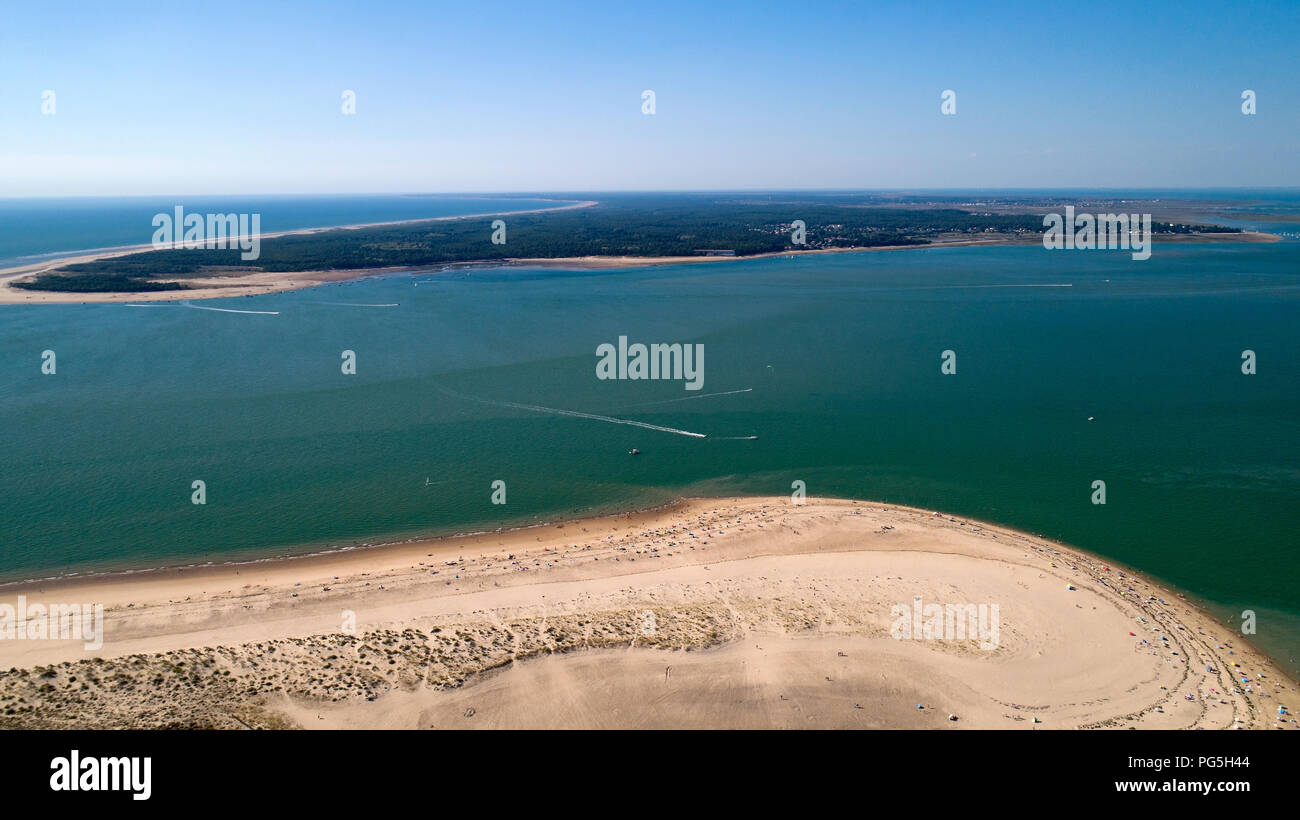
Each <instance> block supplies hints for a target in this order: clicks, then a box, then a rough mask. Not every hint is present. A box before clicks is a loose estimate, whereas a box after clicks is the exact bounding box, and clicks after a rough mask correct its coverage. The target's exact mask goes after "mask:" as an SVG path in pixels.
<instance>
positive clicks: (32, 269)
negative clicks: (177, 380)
mask: <svg viewBox="0 0 1300 820" xmlns="http://www.w3.org/2000/svg"><path fill="white" fill-rule="evenodd" d="M555 201H556V202H561V201H565V200H555ZM596 204H597V202H596V200H594V199H589V200H581V201H578V202H570V203H569V204H565V205H557V206H555V207H553V208H530V209H527V210H522V211H497V212H494V213H483V214H465V215H461V216H432V217H425V218H420V219H397V220H391V221H388V222H361V223H355V224H351V225H327V226H324V227H317V228H295V229H293V230H288V231H276V232H274V233H261V234H258V238H259V239H275V238H277V237H282V236H305V235H310V234H316V233H325V232H327V231H354V230H359V229H362V228H383V227H389V226H393V225H415V224H419V223H422V222H452V221H457V220H464V219H486V218H487V217H493V216H519V215H521V214H541V213H550V212H552V211H571V210H576V209H579V208H590V207H591V206H593V205H596ZM150 250H154V247H153V245H151V244H142V245H121V246H118V247H113V248H102V249H99V250H93V251H90V252H87V253H84V254H80V255H78V256H62V257H59V258H58V259H47V260H46V261H43V262H32V263H29V264H26V265H16V266H13V267H9V268H0V305H5V304H25V303H28V302H30V303H33V304H36V303H49V302H74V303H78V302H94V301H111V302H122V301H130V302H136V301H145V300H156V299H158V298H159V297H160V296H162V297H163V298H164V299H166V300H177V299H186V298H194V299H213V298H221V297H234V296H250V295H253V294H255V293H275V292H279V291H282V290H299V289H301V288H305V287H311V286H312V285H313V284H321V283H323V282H333V281H342V280H341V279H340V278H329V277H328V276H326V274H328V273H330V272H329V271H319V272H317V271H306V272H303V273H300V274H258V275H257V276H250V277H221V278H213V279H191V280H189V281H191V282H203V283H208V284H207V285H206V286H204V287H199V288H195V289H194V290H195V293H192V294H189V295H187V296H177V295H175V292H162V293H161V294H160V293H159V292H156V291H147V292H144V293H135V294H131V293H122V294H117V293H112V294H95V293H69V294H63V295H64V296H67V297H82V298H66V299H40V298H37V299H30V298H29V299H21V298H19V297H20V296H21V295H23V294H25V293H30V294H31V295H33V296H38V297H39V296H41V295H43V294H44V293H45V292H44V291H23V290H19V289H17V288H14V287H12V286H11V284H10V283H11V282H14V281H15V280H18V279H22V278H24V277H27V276H35V275H37V274H40V273H45V272H46V271H50V270H55V269H57V268H61V267H63V266H64V265H75V264H81V263H83V262H98V261H100V260H101V259H114V258H116V257H119V256H128V255H130V254H133V253H141V252H145V251H150ZM72 253H77V252H76V251H72ZM382 270H385V271H388V270H396V269H382ZM338 273H349V274H356V273H360V272H359V271H346V272H345V271H338ZM369 273H370V275H374V272H369ZM286 275H291V276H306V277H316V276H320V277H321V278H319V279H314V280H313V281H311V282H310V283H306V282H301V283H294V284H293V285H292V286H285V287H278V286H274V285H271V284H270V283H267V282H262V281H261V278H262V277H271V278H272V281H274V279H275V278H276V277H282V276H286ZM349 278H350V277H349ZM356 278H361V277H359V276H358V277H356ZM245 279H247V280H250V282H249V283H248V284H242V285H241V284H239V281H240V280H245ZM251 280H258V281H257V282H256V283H254V282H252V281H251ZM222 283H227V284H225V285H223V284H222ZM223 287H224V288H226V290H222V288H223ZM214 290H215V291H218V292H215V293H214V292H209V291H214ZM200 294H201V295H200ZM49 295H52V296H58V295H59V294H57V293H54V292H50V293H49ZM97 296H111V297H118V296H120V297H123V298H111V299H96V298H94V297H97Z"/></svg>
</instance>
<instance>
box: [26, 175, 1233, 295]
mask: <svg viewBox="0 0 1300 820" xmlns="http://www.w3.org/2000/svg"><path fill="white" fill-rule="evenodd" d="M580 204H586V205H589V206H590V207H575V206H570V207H568V208H560V209H555V210H550V211H545V212H529V213H518V214H513V215H509V218H508V223H507V225H506V236H505V239H506V241H505V242H504V243H500V244H497V243H494V242H493V241H492V235H493V229H492V228H491V227H490V226H491V222H492V220H493V215H485V216H474V217H457V218H444V219H438V220H422V221H415V222H406V223H394V224H386V225H375V226H361V227H355V228H337V229H324V230H317V231H310V232H298V233H293V234H287V235H279V236H272V237H267V238H265V239H264V240H263V241H262V244H261V248H260V255H259V256H258V258H257V259H256V260H253V261H244V260H242V259H241V256H240V250H239V249H238V248H231V249H215V248H192V249H163V250H143V251H138V252H129V253H122V252H118V253H115V254H105V255H102V256H100V257H97V258H86V259H82V260H77V261H69V262H67V263H66V264H62V265H58V264H57V263H56V264H53V265H50V266H47V267H45V268H43V269H41V270H37V271H29V272H28V273H29V274H30V275H24V276H21V277H13V278H11V280H10V281H9V282H8V285H9V286H10V287H12V288H17V289H21V290H24V291H45V292H62V293H83V294H126V293H135V294H147V293H151V292H169V291H181V292H184V291H193V292H194V295H198V294H199V291H203V292H204V295H246V294H248V293H251V292H259V289H260V290H261V291H263V292H264V291H270V290H282V289H286V288H287V287H305V286H309V285H310V284H316V283H318V282H319V281H328V280H336V279H339V278H348V276H350V275H359V274H360V272H364V271H375V270H391V269H402V268H408V269H414V268H427V267H436V266H441V265H454V264H461V263H478V262H487V263H491V262H500V263H505V262H510V261H538V262H545V261H547V260H573V259H580V258H594V259H597V260H599V259H601V258H609V259H610V260H614V259H631V260H634V261H638V262H642V263H645V262H653V261H656V260H660V261H688V260H691V259H693V258H699V259H701V260H718V259H731V258H743V257H754V256H761V255H772V254H786V253H808V252H816V251H834V250H851V249H873V248H905V247H920V246H931V245H936V244H970V243H972V242H980V243H995V242H997V243H1007V242H1036V241H1038V240H1039V239H1040V238H1041V236H1042V233H1043V215H1044V214H1045V213H1047V212H1050V211H1053V210H1056V209H1057V208H1058V207H1059V206H1058V203H1056V202H1055V201H1054V200H1047V199H1043V198H1036V199H1035V198H1030V199H1026V200H1015V199H1012V200H1000V201H993V200H990V201H988V202H981V203H979V206H980V207H971V204H970V203H969V202H965V201H961V200H958V199H956V198H951V197H944V198H942V199H937V200H936V199H934V198H932V197H931V198H927V197H920V196H897V195H895V196H888V197H886V196H882V195H880V194H834V193H823V194H807V193H798V194H788V195H783V194H780V193H765V194H746V193H737V194H718V193H708V194H705V193H700V194H680V193H675V194H610V195H602V196H601V198H600V201H599V202H594V203H580ZM958 204H960V205H961V206H962V207H957V205H958ZM1095 204H1096V206H1097V212H1098V213H1101V212H1103V208H1104V206H1105V205H1108V204H1109V205H1112V206H1114V209H1115V210H1116V211H1118V212H1124V211H1134V210H1138V209H1141V208H1143V207H1145V206H1147V205H1148V204H1149V203H1142V202H1135V201H1133V200H1129V201H1123V202H1113V203H1104V202H1097V203H1095ZM796 220H797V221H799V222H801V223H802V225H801V226H800V227H802V229H803V235H802V236H801V237H800V238H801V239H802V240H803V241H802V242H801V243H796V242H795V241H793V240H792V232H793V226H794V224H795V222H796ZM1240 233H1241V231H1239V230H1238V229H1236V228H1228V227H1221V226H1207V225H1197V224H1190V223H1184V222H1173V221H1166V220H1161V221H1157V222H1156V223H1155V224H1154V226H1153V228H1152V234H1153V236H1156V237H1160V238H1164V239H1173V238H1193V237H1197V236H1206V235H1221V234H1240ZM306 272H317V273H319V272H334V273H335V274H339V273H342V274H345V275H341V276H340V275H334V276H330V277H329V278H328V279H324V278H316V279H312V280H311V281H295V282H293V283H292V284H287V283H284V282H282V281H276V280H277V279H279V280H283V279H284V277H283V276H278V277H275V276H270V275H283V274H302V273H306ZM349 272H350V273H349ZM214 289H216V290H217V292H215V293H214V292H213V291H214ZM223 289H224V290H225V292H222V290H223Z"/></svg>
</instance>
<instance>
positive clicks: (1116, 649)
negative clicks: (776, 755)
mask: <svg viewBox="0 0 1300 820" xmlns="http://www.w3.org/2000/svg"><path fill="white" fill-rule="evenodd" d="M20 595H21V596H24V597H25V599H26V602H27V606H28V608H29V609H30V607H31V606H32V604H34V603H37V602H42V603H47V604H48V603H99V604H102V605H103V606H104V611H105V614H104V636H105V639H104V642H103V645H102V647H101V648H99V649H98V650H95V651H88V650H87V649H86V648H85V647H84V646H83V645H82V643H81V642H80V641H75V640H63V641H59V640H12V639H5V640H0V669H4V670H8V671H5V672H0V726H3V727H113V728H126V727H166V726H171V727H180V726H208V727H220V728H233V729H239V728H253V727H293V726H297V727H303V728H336V727H344V728H364V727H404V728H499V727H533V728H540V727H573V728H578V727H601V728H613V727H636V728H670V727H687V728H766V727H781V728H836V727H857V728H875V727H888V728H952V729H958V728H997V729H1008V730H1016V729H1021V730H1029V729H1069V728H1233V727H1239V728H1274V727H1277V728H1287V729H1294V728H1296V723H1295V720H1294V718H1292V717H1291V716H1290V715H1279V714H1278V710H1279V706H1280V705H1288V706H1290V707H1293V708H1294V707H1295V705H1296V703H1297V701H1298V700H1300V699H1298V698H1297V684H1296V682H1295V681H1293V680H1291V679H1289V678H1288V677H1287V676H1286V675H1285V674H1284V673H1283V672H1281V671H1280V670H1279V669H1278V668H1277V667H1276V665H1274V664H1273V663H1272V662H1271V661H1270V660H1269V659H1267V658H1266V657H1265V656H1264V655H1262V654H1261V653H1259V652H1258V651H1257V650H1255V649H1254V648H1253V647H1252V646H1251V645H1250V644H1248V643H1246V642H1245V641H1244V640H1243V639H1242V638H1241V636H1240V635H1239V634H1238V633H1236V632H1235V631H1234V629H1233V628H1232V627H1230V626H1225V625H1224V624H1223V623H1221V622H1219V621H1217V620H1216V619H1215V618H1213V617H1212V616H1210V615H1209V614H1207V613H1205V612H1204V611H1202V610H1200V609H1198V608H1196V607H1195V606H1194V605H1192V604H1191V603H1189V602H1188V601H1187V600H1185V599H1184V598H1183V597H1181V596H1180V595H1179V594H1177V593H1176V592H1174V591H1172V590H1169V589H1167V588H1164V587H1162V586H1160V585H1158V584H1156V583H1154V582H1152V581H1151V580H1149V579H1147V578H1145V577H1144V576H1141V575H1140V574H1136V573H1134V572H1132V571H1130V570H1128V569H1126V568H1123V567H1117V566H1115V565H1113V564H1109V563H1108V562H1105V561H1103V560H1101V559H1098V558H1096V557H1093V556H1090V555H1087V554H1084V553H1081V552H1080V551H1078V550H1075V549H1072V548H1069V547H1066V546H1063V545H1060V544H1055V543H1052V542H1050V541H1047V540H1044V539H1041V538H1038V537H1036V536H1032V535H1029V534H1025V533H1019V532H1015V531H1013V530H1009V529H1006V528H1003V527H998V526H993V525H989V524H984V523H980V522H977V521H971V520H966V519H961V518H956V517H952V516H948V515H942V514H937V513H933V512H931V511H925V510H915V509H910V508H905V507H896V506H893V505H883V504H880V503H877V502H866V501H849V500H831V499H808V501H807V503H806V504H802V505H795V504H793V503H792V502H791V500H790V499H789V498H730V499H690V500H684V501H681V502H678V503H676V504H673V505H671V506H668V507H665V508H661V509H658V510H652V511H647V512H639V513H628V514H621V515H615V516H608V517H601V518H588V519H581V520H576V521H569V522H564V523H559V524H549V525H543V526H537V527H531V528H525V529H519V530H512V531H505V532H493V533H487V534H480V535H474V536H466V537H457V538H445V539H436V540H427V541H414V542H409V543H403V544H397V545H390V546H383V547H372V548H367V549H358V550H352V551H344V552H334V553H328V554H321V555H315V556H307V557H301V558H288V559H280V560H272V561H264V562H258V563H243V564H229V565H218V566H206V567H200V568H191V569H177V570H162V571H154V572H141V573H136V574H116V575H103V576H93V577H84V578H69V579H63V580H59V581H48V582H34V583H27V584H21V585H10V586H7V587H4V588H3V589H0V605H3V604H9V605H16V604H17V600H18V597H19V596H20ZM918 596H919V597H920V598H921V599H922V600H923V601H924V602H926V603H935V604H939V605H950V604H955V605H959V606H964V605H976V606H992V605H996V606H997V608H998V609H997V613H998V615H997V620H996V623H997V626H998V628H997V631H996V633H994V634H995V635H996V639H995V640H993V641H989V640H982V639H978V638H977V637H976V636H975V635H974V634H968V635H965V636H956V637H953V636H950V635H947V634H944V633H942V631H941V632H940V633H939V634H937V635H932V636H930V637H923V636H922V635H920V634H919V633H918V634H917V635H916V636H915V638H916V639H900V638H899V636H898V629H899V618H898V617H897V615H896V614H895V612H894V609H893V608H894V607H897V606H900V605H905V606H910V605H912V604H913V602H914V601H915V599H916V597H918ZM983 637H984V638H987V637H988V636H987V635H985V636H983ZM1243 678H1245V682H1243V680H1242V679H1243Z"/></svg>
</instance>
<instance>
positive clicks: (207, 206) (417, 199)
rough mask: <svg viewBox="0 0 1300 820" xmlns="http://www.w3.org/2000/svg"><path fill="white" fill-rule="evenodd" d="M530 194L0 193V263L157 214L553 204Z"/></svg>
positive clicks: (372, 215)
mask: <svg viewBox="0 0 1300 820" xmlns="http://www.w3.org/2000/svg"><path fill="white" fill-rule="evenodd" d="M556 204H557V203H556V201H554V200H549V199H538V198H535V197H528V198H519V197H481V196H444V195H416V194H411V195H398V194H375V195H368V196H362V195H357V196H335V195H331V196H176V197H164V196H148V197H146V196H139V197H67V198H51V199H0V268H3V267H12V266H15V265H22V264H27V263H30V262H34V261H39V260H41V259H43V258H47V257H49V256H63V255H67V254H69V253H70V252H74V251H85V250H98V249H101V248H114V247H121V246H128V245H147V244H149V242H150V241H151V240H152V238H153V234H154V230H155V228H154V226H153V217H154V215H155V214H159V213H165V214H170V213H172V212H173V209H174V208H175V207H176V206H177V205H179V206H181V207H183V208H184V209H185V212H186V213H199V214H207V213H244V214H261V225H262V231H263V232H265V233H275V232H277V231H293V230H299V229H302V228H320V227H329V226H335V225H361V224H366V223H371V222H396V221H399V220H403V219H429V218H433V217H440V216H466V215H472V214H488V213H501V212H504V211H526V210H533V209H535V208H548V207H554V206H555V205H556Z"/></svg>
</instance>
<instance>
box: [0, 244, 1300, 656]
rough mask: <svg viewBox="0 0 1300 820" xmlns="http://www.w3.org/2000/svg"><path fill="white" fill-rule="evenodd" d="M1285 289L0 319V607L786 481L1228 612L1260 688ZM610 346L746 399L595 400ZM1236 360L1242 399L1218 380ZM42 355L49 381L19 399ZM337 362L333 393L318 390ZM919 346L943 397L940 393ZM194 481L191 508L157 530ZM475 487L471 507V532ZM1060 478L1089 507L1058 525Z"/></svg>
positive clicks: (472, 288)
mask: <svg viewBox="0 0 1300 820" xmlns="http://www.w3.org/2000/svg"><path fill="white" fill-rule="evenodd" d="M1298 261H1300V251H1298V250H1297V246H1296V245H1295V244H1293V243H1277V244H1273V245H1263V244H1257V245H1248V244H1187V245H1165V244H1161V245H1158V246H1157V247H1156V248H1155V252H1154V254H1153V256H1152V258H1151V259H1150V260H1149V261H1146V262H1142V263H1135V262H1133V261H1131V260H1130V259H1129V257H1128V255H1127V254H1123V253H1107V252H1081V251H1080V252H1067V251H1060V252H1049V251H1045V250H1043V249H1041V248H1038V247H1003V248H952V249H926V250H908V251H897V252H884V253H855V254H839V255H822V256H806V257H802V258H795V259H787V258H778V259H761V260H746V261H735V262H725V263H718V264H709V265H688V266H677V267H661V268H646V269H626V270H617V271H600V272H591V271H588V272H575V271H558V270H537V269H492V270H475V271H472V272H467V271H458V272H452V273H444V274H430V275H422V276H417V277H415V278H411V277H392V278H383V279H371V280H367V281H362V282H353V283H343V284H338V285H330V286H326V287H320V288H315V289H311V290H305V291H297V292H293V293H283V294H276V295H269V296H263V297H257V298H245V299H236V300H221V301H209V302H200V303H196V304H199V305H204V306H209V307H222V308H227V309H237V310H258V311H278V314H277V315H255V314H241V313H223V312H214V311H210V310H195V309H192V308H189V307H186V306H183V305H179V304H171V305H165V306H162V307H151V308H132V307H127V306H125V305H121V304H114V305H53V306H12V307H7V308H5V309H4V310H2V311H0V431H3V432H2V433H0V435H2V436H3V440H4V447H3V450H4V470H3V472H2V473H0V522H3V527H2V528H0V533H2V543H0V577H2V578H4V579H18V578H29V577H39V576H47V575H50V574H54V573H56V572H62V571H69V570H75V571H87V570H94V569H106V568H115V567H119V568H120V567H144V566H157V565H162V564H178V563H187V562H192V561H200V560H217V559H227V558H232V557H240V556H242V557H254V556H264V555H272V554H282V553H286V552H293V551H305V550H308V549H311V548H317V547H322V546H330V545H335V546H337V545H349V544H358V543H363V542H374V541H382V540H392V539H394V538H398V537H404V536H409V535H415V534H423V533H441V532H459V531H470V530H478V529H485V528H494V527H498V526H502V525H509V524H516V523H526V522H529V521H536V520H541V519H554V518H558V517H562V516H569V515H573V514H575V513H584V512H591V511H602V510H611V509H623V508H630V507H638V506H646V505H651V504H655V503H659V502H663V501H666V500H670V499H671V498H674V497H677V496H678V495H681V494H717V495H722V494H736V493H763V494H773V495H783V494H788V493H789V492H790V486H791V482H792V481H795V480H802V481H805V482H806V484H807V488H808V493H809V495H811V496H818V495H826V496H851V497H856V498H866V499H880V500H887V501H890V502H895V503H902V504H911V505H915V506H919V507H924V508H932V509H937V510H944V511H948V512H952V513H954V514H960V515H966V516H972V517H976V518H982V519H987V520H992V521H997V522H1002V523H1005V524H1009V525H1013V526H1016V527H1019V528H1023V529H1026V530H1029V531H1033V532H1038V533H1042V534H1044V535H1046V536H1048V537H1052V538H1057V539H1061V540H1064V541H1066V542H1069V543H1072V544H1076V545H1078V546H1080V547H1083V548H1086V549H1089V550H1092V551H1095V552H1097V553H1100V554H1102V555H1104V556H1107V557H1109V558H1111V559H1113V560H1116V561H1119V562H1123V563H1127V564H1129V565H1131V566H1133V567H1136V568H1138V569H1140V570H1142V571H1144V572H1148V573H1151V574H1154V575H1156V576H1157V577H1160V578H1163V579H1165V580H1167V581H1169V582H1171V583H1173V584H1175V585H1177V586H1179V587H1181V588H1183V589H1185V590H1188V591H1189V592H1191V593H1193V594H1195V595H1196V596H1198V597H1200V598H1201V599H1202V600H1204V601H1205V602H1206V603H1207V604H1208V605H1209V606H1211V607H1212V608H1213V609H1214V610H1215V611H1216V612H1217V613H1219V614H1220V615H1225V616H1226V615H1227V614H1229V613H1238V614H1239V613H1240V612H1241V610H1243V609H1253V610H1255V611H1256V613H1257V614H1258V619H1259V630H1260V632H1259V635H1258V636H1257V641H1258V643H1259V644H1260V645H1261V646H1262V647H1263V648H1265V649H1266V650H1268V651H1271V652H1272V653H1273V654H1274V655H1275V657H1278V658H1280V659H1281V660H1283V662H1284V663H1287V664H1288V666H1289V667H1290V668H1293V669H1294V668H1295V662H1294V660H1293V659H1294V658H1295V656H1296V655H1297V653H1298V652H1300V572H1297V569H1298V563H1300V562H1297V557H1296V547H1297V541H1298V538H1297V533H1298V532H1300V414H1298V413H1297V407H1300V344H1297V336H1296V327H1297V318H1298V316H1300V265H1297V262H1298ZM1060 284H1068V285H1070V287H1038V286H1040V285H1060ZM387 304H396V307H366V306H363V305H387ZM620 335H626V336H628V337H630V339H631V340H632V341H634V342H635V341H642V342H695V343H701V344H703V345H704V348H705V353H706V355H705V369H704V373H705V378H704V387H703V389H702V390H701V391H699V392H700V393H701V394H710V393H718V392H726V391H735V390H746V389H750V392H743V393H731V394H730V395H722V396H705V397H693V396H696V395H697V394H694V393H689V392H687V391H685V390H684V389H683V386H682V383H681V382H651V381H601V380H598V379H596V377H595V364H596V356H595V350H596V348H597V346H598V345H600V344H602V343H604V342H614V341H616V339H617V337H618V336H620ZM1246 348H1250V349H1253V350H1255V351H1256V352H1257V354H1258V361H1259V372H1258V374H1257V375H1253V376H1245V375H1242V373H1241V370H1240V363H1241V352H1242V350H1243V349H1246ZM45 349H51V350H54V351H55V352H56V353H57V356H58V359H57V362H58V372H57V374H56V375H54V376H46V375H42V374H41V372H40V354H41V351H42V350H45ZM345 349H350V350H354V351H355V352H356V354H357V365H358V372H357V374H356V375H343V374H342V373H341V370H340V354H341V351H343V350H345ZM945 349H952V350H954V351H956V353H957V363H958V372H957V374H956V375H954V376H944V375H941V374H940V369H939V364H940V352H941V351H943V350H945ZM470 397H473V398H470ZM680 399H685V400H680ZM493 402H502V403H505V402H512V403H526V404H530V405H538V406H545V407H550V408H558V409H562V410H573V411H580V412H584V413H592V414H600V415H606V416H610V417H616V418H620V419H631V420H638V421H643V422H647V423H651V424H655V425H661V426H665V427H671V428H676V429H680V430H685V431H692V432H701V433H705V434H707V436H708V437H707V438H703V439H700V438H693V437H687V436H682V435H676V434H672V433H665V432H659V431H653V430H648V429H644V428H639V427H633V426H627V425H621V424H616V423H610V422H605V421H598V420H592V419H585V418H573V417H565V416H561V415H555V414H549V413H543V412H537V411H532V410H524V409H520V408H518V407H511V406H507V405H505V404H500V403H493ZM1089 416H1094V417H1095V418H1096V420H1095V421H1093V422H1089V421H1088V420H1087V419H1088V417H1089ZM750 435H757V436H758V439H757V440H736V439H735V438H731V439H728V438H727V437H745V436H750ZM633 447H636V448H639V449H640V450H642V451H643V454H642V455H641V456H639V457H635V458H633V457H630V456H629V455H627V450H629V449H630V448H633ZM195 479H202V480H203V481H205V482H206V484H207V504H206V505H204V506H197V505H194V504H191V503H190V494H191V489H190V486H191V482H192V481H193V480H195ZM496 479H501V480H504V481H505V482H506V484H507V500H508V503H507V504H506V505H505V506H504V507H502V506H494V505H493V504H492V503H491V486H490V485H491V483H492V482H493V481H494V480H496ZM1095 479H1102V480H1104V481H1106V483H1107V489H1108V498H1107V501H1108V503H1107V504H1106V505H1105V506H1097V505H1093V504H1092V503H1090V496H1091V492H1092V491H1091V483H1092V481H1093V480H1095ZM426 480H427V481H428V482H429V486H426ZM1234 623H1235V622H1234Z"/></svg>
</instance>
